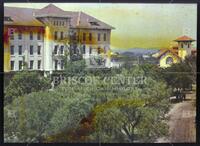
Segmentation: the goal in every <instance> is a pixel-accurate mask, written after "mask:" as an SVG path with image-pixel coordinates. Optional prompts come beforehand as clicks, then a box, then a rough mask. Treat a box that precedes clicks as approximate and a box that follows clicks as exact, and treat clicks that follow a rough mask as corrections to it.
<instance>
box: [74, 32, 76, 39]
mask: <svg viewBox="0 0 200 146" xmlns="http://www.w3.org/2000/svg"><path fill="white" fill-rule="evenodd" d="M74 40H76V32H75V33H74Z"/></svg>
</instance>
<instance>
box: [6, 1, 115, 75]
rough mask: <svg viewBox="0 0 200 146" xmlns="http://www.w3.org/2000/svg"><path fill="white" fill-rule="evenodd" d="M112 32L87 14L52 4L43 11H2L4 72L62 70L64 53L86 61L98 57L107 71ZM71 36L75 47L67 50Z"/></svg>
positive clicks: (8, 9)
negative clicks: (79, 56) (70, 53)
mask: <svg viewBox="0 0 200 146" xmlns="http://www.w3.org/2000/svg"><path fill="white" fill-rule="evenodd" d="M112 29H114V28H113V27H112V26H110V25H108V24H106V23H104V22H102V21H100V20H98V19H96V18H94V17H92V16H90V15H88V14H86V13H83V12H72V11H64V10H62V9H60V8H58V7H56V6H54V5H52V4H50V5H48V6H46V7H44V8H42V9H30V8H15V7H4V71H5V72H9V71H19V70H22V69H23V68H24V67H27V68H28V69H30V70H41V71H45V72H50V73H51V72H52V71H54V70H63V69H64V60H63V56H64V55H65V53H66V52H72V53H73V54H72V55H76V54H81V55H82V57H83V58H84V59H86V60H90V58H91V56H95V55H101V56H103V57H104V58H105V67H109V66H110V63H109V62H110V61H109V60H110V59H109V54H110V35H111V30H112ZM72 34H73V36H75V38H74V39H75V40H76V42H77V47H73V49H74V48H75V49H74V50H69V49H71V47H69V42H70V41H71V40H70V38H71V37H70V36H71V35H72Z"/></svg>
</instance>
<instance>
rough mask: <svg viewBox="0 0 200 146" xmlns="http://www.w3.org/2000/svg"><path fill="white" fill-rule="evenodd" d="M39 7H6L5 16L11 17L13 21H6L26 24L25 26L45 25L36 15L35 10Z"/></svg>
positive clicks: (11, 23)
mask: <svg viewBox="0 0 200 146" xmlns="http://www.w3.org/2000/svg"><path fill="white" fill-rule="evenodd" d="M37 10H38V9H30V8H16V7H4V17H10V18H11V19H12V20H13V21H12V22H9V23H7V22H5V21H4V24H8V25H24V26H43V24H42V23H41V22H40V21H38V20H37V19H36V18H35V17H34V16H33V14H34V12H35V11H37Z"/></svg>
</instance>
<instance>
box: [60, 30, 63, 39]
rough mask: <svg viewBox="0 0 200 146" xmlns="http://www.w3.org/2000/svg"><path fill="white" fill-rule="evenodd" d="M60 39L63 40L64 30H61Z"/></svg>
mask: <svg viewBox="0 0 200 146" xmlns="http://www.w3.org/2000/svg"><path fill="white" fill-rule="evenodd" d="M60 39H61V40H63V32H62V31H61V32H60Z"/></svg>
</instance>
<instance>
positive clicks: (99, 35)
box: [98, 33, 101, 41]
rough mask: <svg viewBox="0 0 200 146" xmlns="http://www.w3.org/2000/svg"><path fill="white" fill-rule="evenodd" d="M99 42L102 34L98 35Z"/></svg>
mask: <svg viewBox="0 0 200 146" xmlns="http://www.w3.org/2000/svg"><path fill="white" fill-rule="evenodd" d="M98 41H101V34H100V33H98Z"/></svg>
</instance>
